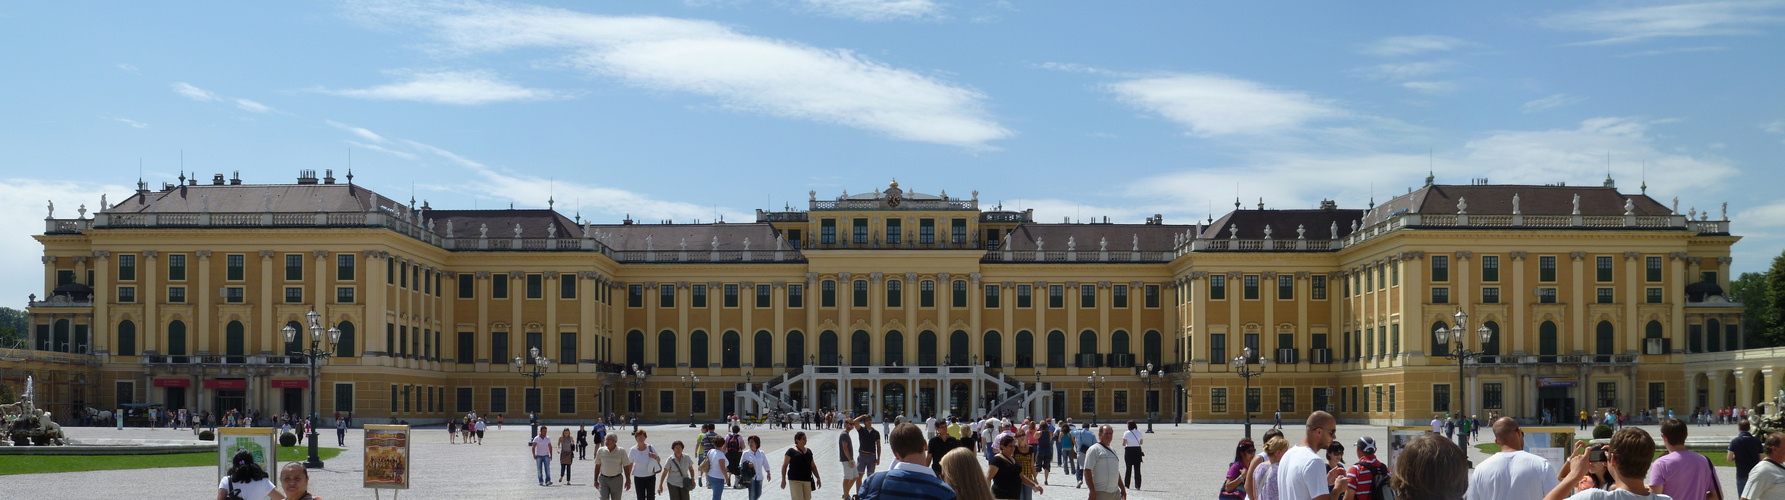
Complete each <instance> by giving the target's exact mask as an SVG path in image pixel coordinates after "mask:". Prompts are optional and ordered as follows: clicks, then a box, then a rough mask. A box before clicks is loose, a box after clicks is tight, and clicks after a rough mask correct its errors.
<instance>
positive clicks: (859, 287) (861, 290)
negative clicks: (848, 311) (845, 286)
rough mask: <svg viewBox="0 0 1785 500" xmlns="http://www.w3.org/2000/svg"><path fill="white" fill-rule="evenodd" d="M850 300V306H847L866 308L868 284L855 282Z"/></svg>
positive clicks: (861, 281)
mask: <svg viewBox="0 0 1785 500" xmlns="http://www.w3.org/2000/svg"><path fill="white" fill-rule="evenodd" d="M851 299H852V300H851V301H850V304H849V305H850V306H853V307H868V282H867V280H855V290H854V297H851Z"/></svg>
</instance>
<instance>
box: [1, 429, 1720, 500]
mask: <svg viewBox="0 0 1785 500" xmlns="http://www.w3.org/2000/svg"><path fill="white" fill-rule="evenodd" d="M1144 425H1145V424H1142V426H1143V429H1144ZM549 427H551V430H550V431H549V432H551V435H552V436H553V437H554V439H555V438H556V436H557V435H558V432H559V429H561V428H562V427H560V426H556V425H553V426H549ZM643 427H644V429H645V430H647V431H648V432H649V433H650V435H651V439H650V442H651V444H653V445H654V446H656V447H657V448H659V449H660V450H663V452H664V453H665V454H667V452H668V448H669V446H668V444H669V443H670V442H672V441H675V440H682V441H684V442H690V441H692V440H693V438H694V436H695V429H692V428H689V427H687V426H686V425H685V424H684V425H649V426H643ZM1269 427H1270V426H1269V425H1268V424H1263V425H1255V426H1254V429H1253V432H1254V433H1255V434H1262V433H1263V432H1264V430H1265V429H1268V428H1269ZM1298 427H1299V426H1298ZM1644 428H1645V429H1646V430H1648V431H1649V432H1650V434H1652V435H1655V436H1656V438H1657V439H1659V437H1660V434H1659V432H1658V431H1657V428H1656V427H1654V426H1644ZM1155 430H1156V431H1157V432H1156V433H1154V434H1149V435H1147V444H1146V450H1147V458H1146V462H1145V465H1144V466H1143V467H1142V470H1143V473H1144V474H1145V481H1144V482H1143V483H1142V485H1143V487H1142V488H1139V489H1135V490H1131V491H1130V494H1129V498H1131V499H1134V500H1154V499H1158V500H1164V499H1173V500H1176V499H1184V498H1204V497H1207V498H1212V497H1214V494H1215V492H1216V490H1217V489H1219V486H1220V482H1221V476H1222V475H1223V474H1224V473H1225V472H1226V469H1227V463H1228V462H1229V461H1231V460H1232V450H1233V444H1234V442H1235V441H1237V440H1238V439H1239V437H1240V435H1241V434H1242V431H1241V426H1239V425H1233V424H1199V425H1183V426H1172V425H1169V424H1165V425H1156V426H1155ZM69 432H70V433H71V434H72V435H73V436H74V437H76V438H79V437H91V438H118V439H167V438H171V437H174V436H179V437H182V438H189V437H190V436H191V433H190V432H187V431H169V430H155V431H149V430H143V429H126V430H123V431H118V430H114V429H111V428H70V429H69ZM744 433H745V434H746V435H750V434H755V435H758V436H760V437H761V438H762V440H763V444H764V447H765V448H766V449H767V450H768V454H769V456H770V457H771V463H772V464H774V465H775V468H776V469H779V467H780V458H779V455H780V453H781V452H782V450H785V449H786V448H787V447H788V446H790V445H791V444H792V442H793V433H794V431H790V430H780V429H761V428H758V429H746V430H745V431H744ZM807 434H808V441H807V443H808V446H809V447H811V448H812V449H813V450H814V452H815V454H816V458H817V461H818V463H819V473H820V475H821V476H822V477H823V478H825V481H824V487H823V488H822V489H819V490H817V491H815V492H814V493H813V498H815V499H818V500H826V499H832V498H838V497H840V496H841V486H842V482H841V481H839V480H838V478H839V472H840V470H841V469H840V466H839V465H838V462H837V461H836V454H837V449H836V448H837V446H836V439H837V438H836V434H837V431H835V430H824V431H807ZM1290 434H1291V435H1294V436H1299V434H1298V433H1297V432H1295V431H1294V430H1293V428H1292V430H1291V431H1290ZM1587 434H1588V432H1586V431H1581V432H1579V433H1578V435H1580V436H1581V437H1586V435H1587ZM1734 434H1735V428H1734V426H1714V427H1693V428H1692V435H1693V436H1694V437H1700V438H1708V437H1718V438H1721V439H1725V440H1726V439H1727V438H1728V437H1731V436H1733V435H1734ZM1339 435H1340V436H1341V438H1342V439H1343V440H1344V441H1343V442H1344V443H1345V444H1346V448H1347V450H1348V451H1347V454H1346V455H1347V457H1346V458H1347V462H1350V461H1351V460H1353V459H1354V458H1355V450H1352V443H1353V442H1355V441H1356V439H1357V437H1358V436H1363V435H1370V436H1374V437H1376V438H1377V439H1378V441H1381V440H1383V439H1384V438H1385V437H1386V430H1385V429H1384V428H1382V427H1372V426H1362V425H1341V426H1340V430H1339ZM527 437H528V436H527V427H526V426H525V425H521V426H507V427H504V428H503V429H501V430H497V429H495V428H491V429H490V430H489V432H488V433H487V435H486V437H485V439H484V443H483V444H482V445H476V444H471V445H466V444H448V442H447V439H446V438H447V436H446V431H445V429H444V428H442V427H431V428H420V429H417V430H416V433H415V440H414V441H415V442H414V448H413V450H412V452H411V453H412V458H411V460H412V464H413V476H412V483H413V488H412V489H410V490H406V491H403V492H402V493H401V494H400V496H401V497H402V498H417V499H424V498H426V499H433V498H591V497H594V496H595V489H594V488H592V487H591V483H590V481H589V479H590V477H591V476H592V475H593V471H594V467H595V466H594V462H593V461H578V462H577V463H576V465H575V466H574V467H575V469H574V470H573V471H572V472H571V479H572V480H571V481H570V484H568V485H563V486H559V485H554V486H549V487H542V486H538V485H537V483H536V481H535V473H534V465H533V461H532V460H531V458H530V454H531V452H530V451H528V449H527V447H526V445H525V443H526V442H527ZM1484 437H1486V436H1485V434H1484ZM1116 439H1117V441H1120V439H1121V437H1120V435H1119V433H1118V436H1117V437H1116ZM322 442H323V444H324V445H327V446H332V445H333V444H334V435H333V432H332V430H330V432H327V433H324V434H322ZM362 442H363V441H362V440H361V433H360V432H359V431H357V430H353V431H348V436H347V443H348V445H349V446H348V449H347V451H345V452H343V453H342V454H341V455H340V456H338V457H335V458H334V459H332V460H329V461H328V467H327V468H326V469H320V470H313V471H311V491H313V492H314V493H316V494H317V495H320V496H322V497H323V498H327V499H331V500H333V499H341V498H372V497H373V495H372V491H370V490H366V489H363V488H361V487H360V479H361V474H362V472H363V465H362V462H363V454H362V453H361V452H360V448H359V447H360V445H361V443H362ZM628 442H630V440H629V439H628V440H624V441H622V444H625V443H628ZM1117 446H1120V445H1119V444H1117ZM1470 454H1471V456H1470V458H1471V460H1473V461H1476V462H1479V461H1480V460H1483V459H1485V458H1487V456H1486V455H1485V454H1482V453H1480V452H1478V451H1476V450H1474V449H1473V448H1471V450H1470ZM882 456H883V457H887V455H886V454H885V452H884V451H883V455H882ZM887 465H889V463H888V462H882V464H881V470H885V468H886V466H887ZM552 468H553V472H554V473H555V472H556V471H557V465H556V463H555V462H554V464H553V466H552ZM774 472H776V473H778V472H779V470H776V471H774ZM1718 472H1719V474H1720V475H1721V476H1722V480H1723V484H1724V485H1725V488H1726V489H1727V491H1729V492H1731V493H1733V488H1734V487H1735V486H1734V485H1735V472H1734V469H1732V468H1727V467H1725V468H1719V470H1718ZM777 476H778V474H777ZM779 483H780V478H779V477H776V478H775V480H773V481H771V482H770V483H769V485H768V487H765V488H764V490H763V498H764V499H767V500H786V499H787V498H789V497H788V494H787V491H786V490H782V489H780V488H779V487H778V486H779ZM0 484H3V485H4V489H5V491H6V498H9V499H19V500H29V499H39V498H42V499H66V498H108V497H119V496H126V495H131V496H137V495H142V494H148V495H151V496H155V497H158V498H213V497H214V496H215V494H216V493H215V492H216V484H217V474H216V471H215V469H214V468H211V467H181V468H160V469H140V470H121V471H95V472H70V473H58V474H31V475H15V476H4V479H0ZM1073 486H1074V481H1071V480H1070V477H1069V476H1065V475H1064V474H1061V472H1060V469H1059V468H1058V467H1054V469H1053V476H1052V478H1051V479H1050V480H1049V484H1048V485H1046V486H1044V491H1043V494H1041V495H1036V499H1037V500H1076V499H1082V498H1086V497H1087V496H1088V490H1086V489H1084V488H1074V487H1073ZM383 496H384V497H385V498H389V496H390V495H389V493H388V492H385V493H384V495H383ZM625 498H627V499H628V500H633V499H635V498H636V497H635V496H634V493H633V492H631V491H628V492H626V496H625ZM657 498H667V497H666V496H664V495H659V496H658V497H657ZM693 498H700V499H707V498H711V493H710V492H709V491H706V490H702V491H698V492H696V493H695V495H693ZM724 498H725V499H726V500H748V498H749V494H748V493H747V492H746V491H743V490H728V491H726V492H725V494H724Z"/></svg>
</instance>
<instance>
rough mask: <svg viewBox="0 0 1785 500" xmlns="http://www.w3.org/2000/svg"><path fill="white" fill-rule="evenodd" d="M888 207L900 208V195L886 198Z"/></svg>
mask: <svg viewBox="0 0 1785 500" xmlns="http://www.w3.org/2000/svg"><path fill="white" fill-rule="evenodd" d="M886 206H889V207H896V206H899V197H898V195H893V196H888V197H886Z"/></svg>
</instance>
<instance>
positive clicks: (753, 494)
mask: <svg viewBox="0 0 1785 500" xmlns="http://www.w3.org/2000/svg"><path fill="white" fill-rule="evenodd" d="M759 498H762V481H751V482H750V500H757V499H759Z"/></svg>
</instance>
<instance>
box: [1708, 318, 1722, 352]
mask: <svg viewBox="0 0 1785 500" xmlns="http://www.w3.org/2000/svg"><path fill="white" fill-rule="evenodd" d="M1722 331H1723V324H1722V323H1720V322H1718V321H1717V320H1714V319H1707V320H1705V321H1704V333H1705V336H1704V338H1705V341H1706V342H1705V352H1717V351H1721V350H1723V342H1722V338H1723V336H1722V335H1719V333H1721V332H1722Z"/></svg>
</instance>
